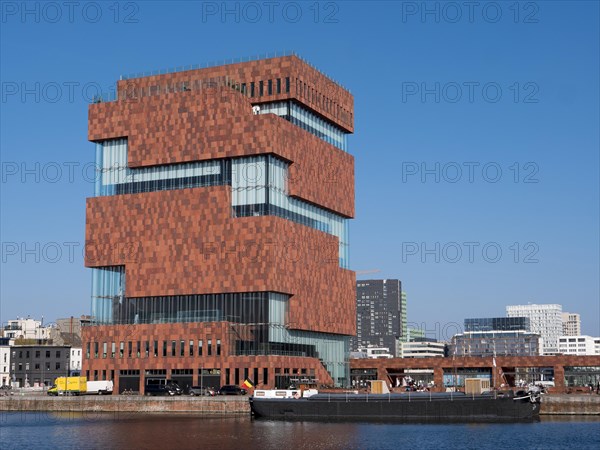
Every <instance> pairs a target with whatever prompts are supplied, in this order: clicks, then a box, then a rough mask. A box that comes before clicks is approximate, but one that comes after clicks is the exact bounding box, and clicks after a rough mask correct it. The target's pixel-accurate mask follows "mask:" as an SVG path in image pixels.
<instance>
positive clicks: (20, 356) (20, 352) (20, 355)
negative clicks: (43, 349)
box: [19, 350, 50, 359]
mask: <svg viewBox="0 0 600 450" xmlns="http://www.w3.org/2000/svg"><path fill="white" fill-rule="evenodd" d="M48 353H50V352H48ZM19 359H23V350H19Z"/></svg>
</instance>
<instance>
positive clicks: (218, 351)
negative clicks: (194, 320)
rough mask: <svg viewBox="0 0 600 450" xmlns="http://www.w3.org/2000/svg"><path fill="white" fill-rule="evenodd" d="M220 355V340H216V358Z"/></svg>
mask: <svg viewBox="0 0 600 450" xmlns="http://www.w3.org/2000/svg"><path fill="white" fill-rule="evenodd" d="M220 355H221V339H217V356H220Z"/></svg>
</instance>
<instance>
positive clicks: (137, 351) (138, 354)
mask: <svg viewBox="0 0 600 450" xmlns="http://www.w3.org/2000/svg"><path fill="white" fill-rule="evenodd" d="M141 351H142V342H141V341H137V348H136V352H135V354H136V356H137V357H138V358H139V357H140V356H141Z"/></svg>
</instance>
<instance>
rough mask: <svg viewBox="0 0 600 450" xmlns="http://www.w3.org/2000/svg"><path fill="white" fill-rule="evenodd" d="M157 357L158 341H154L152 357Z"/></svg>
mask: <svg viewBox="0 0 600 450" xmlns="http://www.w3.org/2000/svg"><path fill="white" fill-rule="evenodd" d="M157 356H158V341H154V357H155V358H156V357H157Z"/></svg>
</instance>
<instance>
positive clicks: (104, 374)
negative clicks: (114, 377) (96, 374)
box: [102, 370, 106, 380]
mask: <svg viewBox="0 0 600 450" xmlns="http://www.w3.org/2000/svg"><path fill="white" fill-rule="evenodd" d="M102 379H103V380H106V370H103V371H102Z"/></svg>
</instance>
